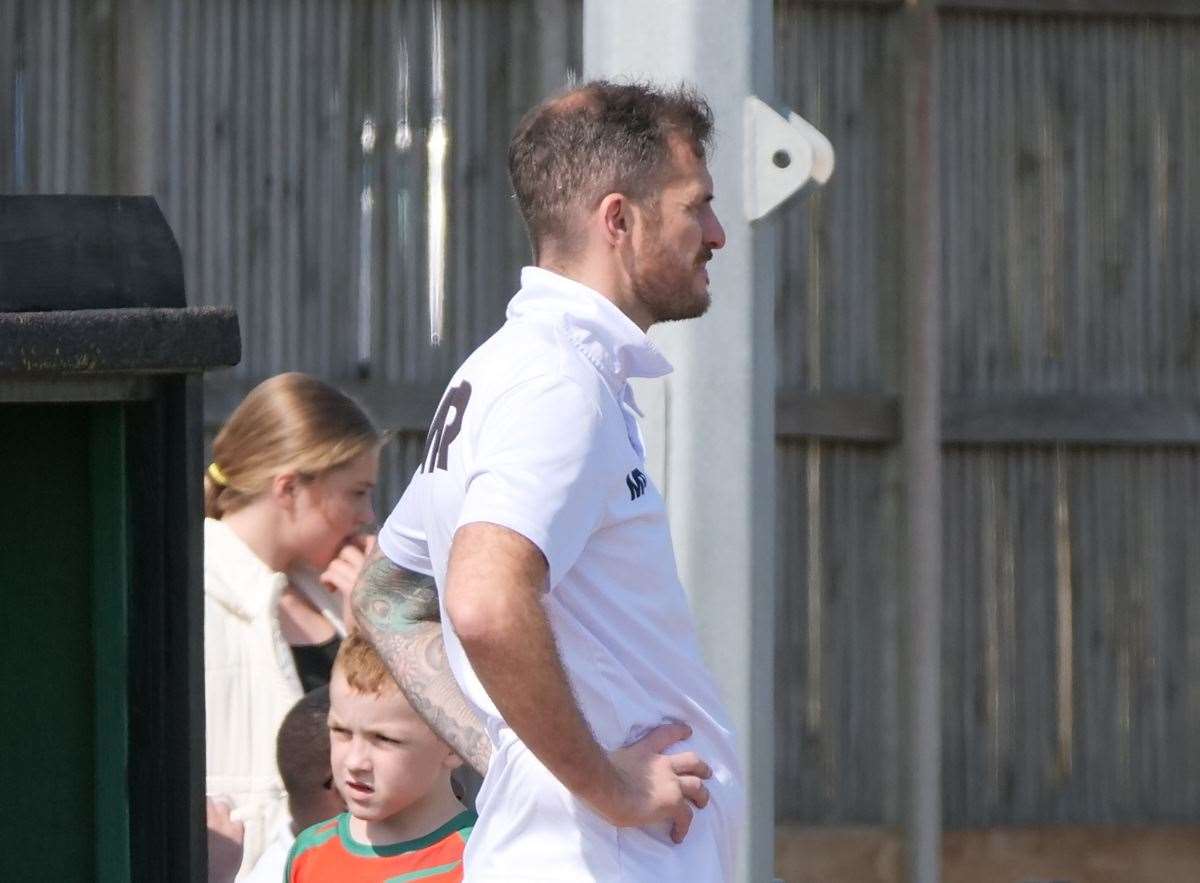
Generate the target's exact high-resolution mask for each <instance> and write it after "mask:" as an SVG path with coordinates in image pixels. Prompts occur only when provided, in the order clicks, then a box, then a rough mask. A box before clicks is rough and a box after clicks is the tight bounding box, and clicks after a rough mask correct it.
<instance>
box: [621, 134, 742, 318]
mask: <svg viewBox="0 0 1200 883" xmlns="http://www.w3.org/2000/svg"><path fill="white" fill-rule="evenodd" d="M671 154H672V162H671V168H670V170H669V171H668V172H667V173H666V177H665V182H664V184H663V186H662V188H661V189H660V190H659V192H658V195H657V204H655V205H647V206H644V207H642V209H641V211H640V212H639V218H640V220H641V224H640V225H639V227H640V235H638V236H635V240H634V246H633V248H634V252H633V267H632V271H631V277H632V283H633V295H634V297H635V298H637V300H638V301H639V302H640V304H641V306H642V307H643V308H644V309H645V311H646V312H647V313H648V314H649V317H650V319H651V321H653V322H669V321H672V320H676V319H694V318H695V317H697V316H701V315H703V314H704V312H705V310H707V309H708V305H709V303H710V302H711V300H712V297H711V295H710V294H709V292H708V270H707V267H706V265H707V264H708V262H709V260H711V259H712V255H713V252H714V251H715V250H716V249H718V248H721V247H722V246H724V245H725V231H724V229H722V227H721V222H720V221H719V220H717V215H716V213H715V212H714V211H713V207H712V198H713V182H712V176H710V175H709V173H708V168H707V167H706V166H705V164H704V160H702V159H700V158H699V157H697V156H696V154H695V151H694V150H693V149H692V147H691V145H690V144H689V143H688V142H687V141H686V140H685V139H683V138H673V139H672V142H671Z"/></svg>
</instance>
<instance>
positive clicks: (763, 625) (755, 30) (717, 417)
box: [583, 0, 775, 883]
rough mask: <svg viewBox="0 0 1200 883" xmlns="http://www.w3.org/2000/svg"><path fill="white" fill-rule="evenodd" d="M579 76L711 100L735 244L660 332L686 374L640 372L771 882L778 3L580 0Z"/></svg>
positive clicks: (652, 442) (752, 849) (751, 872)
mask: <svg viewBox="0 0 1200 883" xmlns="http://www.w3.org/2000/svg"><path fill="white" fill-rule="evenodd" d="M583 31H584V42H583V47H584V48H583V64H584V78H585V79H590V78H594V77H599V76H605V77H613V78H626V79H628V78H636V79H645V80H652V81H654V82H657V83H678V82H679V81H681V80H686V81H688V82H689V83H692V84H694V85H695V86H696V87H697V88H699V90H700V91H701V92H702V93H703V94H704V95H705V97H706V98H707V99H708V101H709V103H710V104H711V105H712V108H713V111H714V113H715V115H716V120H717V148H716V151H715V153H714V154H713V155H712V156H711V157H710V159H709V169H710V171H711V172H712V176H713V179H714V182H715V194H716V199H715V207H716V211H717V214H718V216H719V217H720V219H721V222H722V223H723V225H724V227H725V232H726V235H727V244H726V246H725V248H724V249H723V250H722V251H720V252H718V253H717V255H716V257H715V259H714V260H713V262H712V263H711V264H710V265H709V272H710V275H711V280H712V294H713V304H712V307H711V309H710V310H709V313H708V315H707V316H705V317H704V318H702V319H698V320H693V321H690V322H683V323H678V324H675V325H670V326H663V327H659V328H657V329H655V330H653V331H652V332H651V336H652V337H653V338H654V339H655V341H656V342H657V343H658V344H659V345H661V347H662V349H663V351H664V352H665V353H666V355H667V357H668V358H669V359H670V360H671V361H672V362H673V363H674V365H675V368H676V371H675V373H674V374H672V375H670V376H669V377H667V378H666V379H665V382H664V381H657V382H655V383H654V384H642V385H641V386H639V388H638V389H637V394H638V397H639V400H640V403H641V405H642V407H643V409H644V410H645V411H646V414H647V420H646V426H645V434H646V436H647V442H648V447H649V452H650V467H651V469H652V470H653V472H652V474H653V475H654V477H655V480H656V481H657V482H658V483H659V485H660V486H661V487H662V488H663V490H664V492H665V495H666V499H667V505H668V509H669V513H670V519H671V529H672V533H673V535H674V539H675V551H676V556H677V558H678V562H679V568H680V575H681V577H682V579H683V583H684V585H685V586H686V587H687V589H688V591H689V593H690V595H691V598H692V602H693V607H694V609H695V611H696V617H697V620H698V622H699V628H700V636H701V641H702V643H703V645H704V651H705V655H706V658H707V660H708V663H709V665H710V666H712V668H713V669H714V671H715V673H716V677H717V680H718V682H719V683H720V686H721V689H722V691H723V694H724V698H725V701H726V702H727V704H728V706H729V708H730V711H731V713H732V716H733V723H734V726H735V727H736V728H737V732H738V738H739V750H740V753H741V758H742V763H743V766H744V769H745V773H746V786H747V788H746V793H747V795H748V804H747V807H746V809H747V830H746V836H745V837H744V838H743V842H742V845H741V850H740V853H741V854H740V858H739V867H738V875H737V879H738V880H739V881H742V883H749V881H753V883H763V881H770V880H771V879H772V876H773V875H772V863H773V852H774V837H775V830H774V826H775V812H774V788H773V777H774V713H773V706H774V700H773V686H774V684H773V681H774V631H773V624H774V614H775V572H774V537H775V491H774V487H775V364H774V362H775V337H774V324H773V323H774V309H775V307H774V301H775V254H774V252H775V249H774V237H773V232H772V230H771V225H770V224H769V223H768V222H763V221H757V222H751V221H750V220H748V213H747V209H746V205H747V194H746V193H745V192H744V187H745V181H746V174H745V165H744V154H745V153H746V150H745V147H746V138H747V136H746V130H747V126H746V125H745V120H746V99H747V97H748V96H752V95H759V96H762V97H763V98H765V99H766V100H767V101H770V100H771V99H772V95H773V82H774V72H773V60H772V48H773V8H772V3H771V0H655V2H653V3H647V2H645V0H584V7H583Z"/></svg>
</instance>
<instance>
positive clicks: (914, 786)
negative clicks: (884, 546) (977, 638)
mask: <svg viewBox="0 0 1200 883" xmlns="http://www.w3.org/2000/svg"><path fill="white" fill-rule="evenodd" d="M901 15H902V16H903V21H902V25H903V27H904V31H905V41H904V42H905V54H904V62H903V64H904V78H903V88H904V227H905V233H904V266H905V275H904V301H905V302H904V313H903V315H904V380H903V383H904V386H903V395H902V397H901V432H902V450H903V454H902V459H903V469H904V483H905V503H904V510H905V526H906V530H905V534H904V536H905V540H906V545H907V563H908V566H907V573H906V577H907V579H906V580H905V585H906V593H905V598H904V604H903V607H902V610H903V615H902V623H903V625H904V633H903V635H902V638H901V641H902V643H901V648H902V649H901V654H902V674H901V691H900V695H901V702H902V707H903V709H904V711H903V713H904V715H905V720H904V734H905V747H906V751H905V752H904V754H903V755H902V763H903V770H904V773H903V776H902V780H903V781H904V800H903V803H902V806H903V807H904V813H903V815H904V828H905V846H906V850H905V853H906V855H905V866H906V870H907V878H908V880H909V883H937V881H938V880H939V879H940V876H941V870H940V869H941V824H942V799H941V797H942V795H941V726H942V715H941V701H940V691H941V609H942V597H941V582H942V482H941V476H942V462H941V429H940V421H941V412H940V402H941V366H940V361H939V320H940V316H939V300H940V294H939V283H938V244H939V238H940V219H939V213H938V190H937V111H936V101H937V87H936V71H937V52H938V46H937V13H936V10H935V8H934V3H933V0H907V2H906V3H905V6H904V10H903V12H902V13H901Z"/></svg>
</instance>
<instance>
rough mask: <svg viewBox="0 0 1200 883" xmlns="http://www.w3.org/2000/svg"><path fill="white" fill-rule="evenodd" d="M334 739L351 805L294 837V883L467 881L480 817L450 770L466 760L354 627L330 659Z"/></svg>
mask: <svg viewBox="0 0 1200 883" xmlns="http://www.w3.org/2000/svg"><path fill="white" fill-rule="evenodd" d="M329 740H330V752H329V753H330V761H331V766H332V768H333V781H334V785H335V786H336V787H337V789H338V790H339V791H340V792H341V794H342V797H344V798H345V800H346V806H347V808H348V810H349V811H348V812H345V813H342V814H341V815H340V816H337V817H335V818H333V819H330V820H329V821H326V822H321V823H320V824H317V825H313V826H312V827H311V828H309V829H307V830H306V831H304V832H302V833H301V834H300V836H299V837H297V838H296V843H295V845H294V846H293V847H292V852H291V855H290V856H289V857H288V866H287V880H288V881H289V883H320V881H334V880H336V881H339V883H341V881H345V883H381V881H385V880H395V879H405V880H407V879H417V878H419V879H420V880H421V881H422V883H449V881H459V880H462V877H463V867H462V856H463V849H464V847H465V846H466V842H467V838H468V837H469V836H470V833H471V828H472V827H473V826H474V824H475V814H474V813H473V812H470V811H468V810H467V809H465V808H464V807H463V805H462V804H461V803H459V801H458V799H457V798H456V797H455V796H454V793H453V791H452V790H451V785H450V772H451V770H453V769H455V768H456V767H458V766H460V765H461V763H462V761H461V760H460V759H459V758H458V756H457V755H456V754H454V752H453V751H451V749H450V747H449V746H447V745H446V743H445V742H443V741H442V740H441V739H439V738H438V737H437V736H436V735H435V734H434V732H433V731H432V730H431V729H429V726H428V725H427V724H426V723H425V722H424V721H423V720H422V719H421V717H420V716H419V715H418V714H417V713H416V712H415V711H413V709H412V706H410V705H409V704H408V700H407V699H405V698H404V694H403V693H401V692H400V688H399V687H398V686H396V682H395V681H394V680H392V676H391V674H389V673H388V670H387V668H386V666H385V665H384V664H383V660H381V659H380V658H379V655H378V654H377V653H376V652H375V649H374V648H373V647H372V646H371V645H370V644H369V643H368V642H367V641H366V640H365V639H364V638H362V637H361V636H360V635H358V634H357V633H352V634H351V635H350V636H349V637H347V638H346V640H344V641H343V642H342V646H341V648H340V649H339V650H338V655H337V659H336V660H335V661H334V663H333V678H332V680H331V681H330V684H329Z"/></svg>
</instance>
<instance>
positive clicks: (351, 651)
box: [333, 631, 400, 695]
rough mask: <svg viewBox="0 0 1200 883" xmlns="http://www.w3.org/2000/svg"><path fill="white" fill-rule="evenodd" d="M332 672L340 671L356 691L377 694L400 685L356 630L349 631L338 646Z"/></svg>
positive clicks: (395, 688)
mask: <svg viewBox="0 0 1200 883" xmlns="http://www.w3.org/2000/svg"><path fill="white" fill-rule="evenodd" d="M333 670H334V672H341V674H342V676H343V677H344V678H345V679H346V683H347V684H349V685H350V689H351V690H354V691H356V692H358V693H367V694H374V695H379V694H380V693H384V692H386V691H389V690H399V689H400V687H399V685H398V684H397V683H396V681H395V680H394V679H393V678H392V673H391V672H390V671H388V667H387V666H386V665H385V664H384V662H383V660H382V659H381V658H380V657H379V654H378V653H376V652H375V648H374V647H372V646H371V643H370V642H369V641H368V640H367V639H366V638H364V637H363V636H362V635H361V634H359V633H358V632H356V631H355V632H351V633H350V634H349V635H347V636H346V638H345V640H343V641H342V645H341V646H340V647H339V648H338V653H337V658H336V659H334V661H333Z"/></svg>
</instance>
